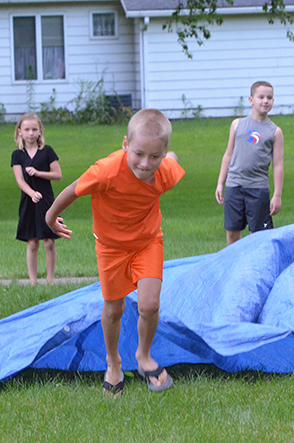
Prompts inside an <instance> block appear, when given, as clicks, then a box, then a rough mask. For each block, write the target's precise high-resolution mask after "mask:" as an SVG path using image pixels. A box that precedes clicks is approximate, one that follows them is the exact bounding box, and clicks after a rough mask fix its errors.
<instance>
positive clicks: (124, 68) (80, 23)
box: [0, 1, 136, 119]
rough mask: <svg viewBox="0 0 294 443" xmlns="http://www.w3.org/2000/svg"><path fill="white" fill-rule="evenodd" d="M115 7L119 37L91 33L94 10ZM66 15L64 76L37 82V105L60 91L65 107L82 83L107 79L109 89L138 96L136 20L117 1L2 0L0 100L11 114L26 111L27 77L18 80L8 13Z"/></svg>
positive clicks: (59, 99)
mask: <svg viewBox="0 0 294 443" xmlns="http://www.w3.org/2000/svg"><path fill="white" fill-rule="evenodd" d="M108 10H116V11H117V12H118V17H119V25H118V38H117V39H107V38H106V39H103V38H102V39H91V38H90V12H100V11H102V12H104V11H108ZM12 14H13V15H17V16H18V15H23V14H26V15H36V14H64V17H65V23H64V34H65V54H66V71H67V72H66V80H52V81H51V80H50V81H49V80H38V81H33V82H32V85H33V102H34V104H35V106H36V107H38V106H39V105H40V103H42V102H48V101H49V99H50V96H51V95H52V92H53V89H55V90H56V106H57V107H59V106H66V105H67V104H68V102H69V101H71V100H72V99H74V98H75V97H76V96H77V94H78V92H79V90H80V89H79V82H81V81H91V82H97V81H99V80H100V79H102V78H103V80H104V89H105V91H106V92H107V93H109V94H113V93H114V91H115V92H116V93H118V94H132V96H135V95H136V84H135V70H134V30H133V20H127V19H126V18H125V15H124V12H123V10H122V8H121V6H120V3H119V2H111V3H103V2H101V1H100V2H97V3H95V2H92V3H87V2H85V4H84V5H83V4H74V3H71V4H68V3H63V4H61V5H54V6H52V5H51V6H50V5H45V4H38V5H36V4H35V5H31V6H27V7H20V6H19V5H12V4H9V5H6V6H4V5H1V7H0V44H1V56H0V90H1V96H0V103H2V104H4V105H5V108H6V112H7V114H8V119H9V117H10V119H15V118H16V117H18V116H19V115H20V114H22V113H24V112H26V111H27V110H28V104H27V102H28V93H27V88H28V82H27V81H14V80H13V70H14V66H13V63H12V50H13V48H12V43H11V29H10V16H11V15H12Z"/></svg>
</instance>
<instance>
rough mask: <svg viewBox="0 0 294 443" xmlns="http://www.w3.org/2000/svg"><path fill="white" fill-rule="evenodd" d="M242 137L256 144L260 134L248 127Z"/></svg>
mask: <svg viewBox="0 0 294 443" xmlns="http://www.w3.org/2000/svg"><path fill="white" fill-rule="evenodd" d="M244 137H245V139H246V141H247V142H248V143H251V144H252V145H257V143H258V142H259V141H260V139H261V135H260V133H259V132H258V131H256V129H248V131H247V132H246V134H245V136H244Z"/></svg>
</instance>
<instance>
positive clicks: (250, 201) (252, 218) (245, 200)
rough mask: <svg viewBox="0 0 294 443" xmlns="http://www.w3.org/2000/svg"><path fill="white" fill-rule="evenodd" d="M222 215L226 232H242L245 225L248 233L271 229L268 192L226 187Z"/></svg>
mask: <svg viewBox="0 0 294 443" xmlns="http://www.w3.org/2000/svg"><path fill="white" fill-rule="evenodd" d="M224 215H225V229H226V230H227V231H242V230H243V229H245V227H246V225H248V227H249V231H250V232H256V231H263V230H264V229H272V228H273V227H274V225H273V220H272V217H271V216H270V193H269V190H268V189H266V188H265V189H256V188H243V186H236V187H230V186H226V188H225V203H224Z"/></svg>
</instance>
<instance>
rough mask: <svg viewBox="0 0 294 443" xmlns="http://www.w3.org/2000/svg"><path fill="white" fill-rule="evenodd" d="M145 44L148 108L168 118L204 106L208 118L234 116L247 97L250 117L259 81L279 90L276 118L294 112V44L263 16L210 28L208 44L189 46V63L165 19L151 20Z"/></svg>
mask: <svg viewBox="0 0 294 443" xmlns="http://www.w3.org/2000/svg"><path fill="white" fill-rule="evenodd" d="M144 39H145V42H146V44H145V50H146V48H147V52H146V54H145V70H146V79H147V83H146V97H145V104H146V107H157V108H159V109H161V110H163V111H164V112H165V113H166V114H167V115H168V116H169V118H179V117H181V116H182V115H183V107H184V103H183V99H182V97H183V95H184V96H185V97H186V114H188V115H192V113H191V111H190V109H191V108H197V107H198V106H200V107H201V108H202V109H203V113H202V115H204V116H213V117H220V116H233V115H234V113H235V112H236V108H238V106H239V104H240V98H241V97H243V98H244V104H245V105H246V107H247V109H245V114H247V113H248V112H249V109H250V107H249V104H248V100H247V98H248V96H249V91H250V86H251V84H252V83H253V82H255V81H257V80H266V81H269V82H271V83H272V84H273V85H274V89H275V104H274V109H273V111H272V114H273V113H276V114H277V113H292V112H293V110H294V43H293V42H290V41H289V40H288V38H287V37H286V29H285V28H284V27H283V26H282V25H280V24H279V23H275V24H274V25H269V24H268V22H267V20H266V18H265V17H264V16H262V15H252V16H244V15H242V16H241V15H239V16H227V17H224V22H223V24H222V25H221V26H213V27H212V28H211V38H210V39H209V40H207V41H205V43H204V45H202V46H198V45H197V43H196V42H195V41H194V42H192V41H191V42H190V43H189V50H190V51H191V52H192V53H193V59H188V58H187V57H186V56H185V55H184V54H183V53H182V52H181V49H180V46H179V44H178V43H177V41H176V40H177V36H176V34H175V33H168V32H167V31H162V20H159V19H156V18H151V19H150V24H149V26H148V29H147V31H145V34H144Z"/></svg>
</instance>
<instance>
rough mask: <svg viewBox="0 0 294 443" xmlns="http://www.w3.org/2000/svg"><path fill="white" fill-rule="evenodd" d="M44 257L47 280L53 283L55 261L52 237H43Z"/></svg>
mask: <svg viewBox="0 0 294 443" xmlns="http://www.w3.org/2000/svg"><path fill="white" fill-rule="evenodd" d="M43 243H44V248H45V259H46V269H47V282H48V283H52V284H53V283H54V271H55V263H56V247H55V241H54V238H44V241H43Z"/></svg>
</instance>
